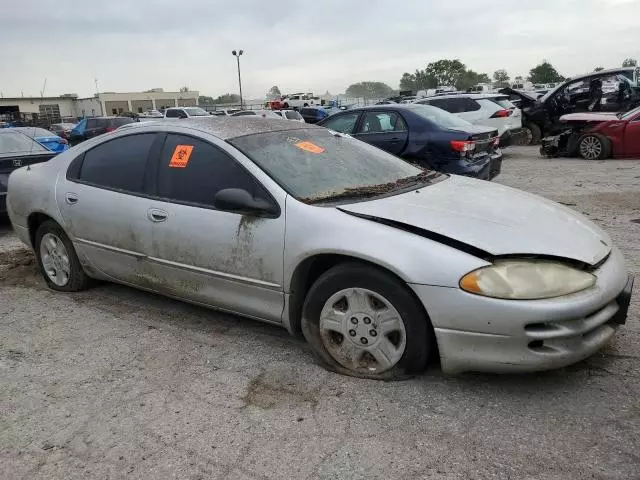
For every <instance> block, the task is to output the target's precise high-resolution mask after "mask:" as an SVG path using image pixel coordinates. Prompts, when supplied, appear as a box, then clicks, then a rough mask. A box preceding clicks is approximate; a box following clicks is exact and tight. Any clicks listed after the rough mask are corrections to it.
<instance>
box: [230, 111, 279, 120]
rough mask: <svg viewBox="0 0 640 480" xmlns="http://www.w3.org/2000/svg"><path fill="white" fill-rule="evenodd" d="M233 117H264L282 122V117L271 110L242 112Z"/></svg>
mask: <svg viewBox="0 0 640 480" xmlns="http://www.w3.org/2000/svg"><path fill="white" fill-rule="evenodd" d="M231 116H232V117H246V116H252V117H262V118H275V119H279V120H282V117H281V116H280V115H276V113H275V112H273V111H271V110H241V111H239V112H236V113H232V114H231Z"/></svg>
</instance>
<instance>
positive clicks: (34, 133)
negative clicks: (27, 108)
mask: <svg viewBox="0 0 640 480" xmlns="http://www.w3.org/2000/svg"><path fill="white" fill-rule="evenodd" d="M20 131H21V132H22V133H24V134H25V135H27V136H29V137H31V138H35V137H52V136H54V134H53V133H51V132H50V131H49V130H45V129H44V128H38V127H23V128H21V129H20Z"/></svg>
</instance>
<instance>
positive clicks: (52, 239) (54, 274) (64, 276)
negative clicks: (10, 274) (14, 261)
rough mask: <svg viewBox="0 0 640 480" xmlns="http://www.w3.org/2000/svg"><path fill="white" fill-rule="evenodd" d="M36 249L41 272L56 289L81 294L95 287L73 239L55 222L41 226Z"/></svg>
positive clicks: (48, 222)
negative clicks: (92, 285) (83, 267)
mask: <svg viewBox="0 0 640 480" xmlns="http://www.w3.org/2000/svg"><path fill="white" fill-rule="evenodd" d="M34 249H35V254H36V260H37V262H38V267H39V268H40V272H41V273H42V276H43V277H44V280H45V282H47V286H48V287H49V288H51V289H52V290H58V291H60V292H79V291H81V290H85V289H86V288H87V287H89V285H90V284H91V279H90V278H89V277H88V276H87V274H86V273H85V272H84V270H83V269H82V265H80V260H78V256H77V254H76V251H75V249H74V248H73V244H72V243H71V240H69V237H68V236H67V234H66V233H65V232H64V230H63V229H62V227H60V225H58V224H57V223H56V222H54V221H53V220H47V221H45V222H43V223H42V224H41V225H40V226H39V227H38V230H37V231H36V238H35V245H34Z"/></svg>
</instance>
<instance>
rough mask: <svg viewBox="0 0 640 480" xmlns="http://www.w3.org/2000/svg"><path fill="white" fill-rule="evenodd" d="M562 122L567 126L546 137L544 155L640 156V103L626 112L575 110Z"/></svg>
mask: <svg viewBox="0 0 640 480" xmlns="http://www.w3.org/2000/svg"><path fill="white" fill-rule="evenodd" d="M560 123H561V124H562V125H563V126H565V127H566V129H565V130H564V132H562V133H561V134H559V135H555V136H553V137H547V138H545V139H543V141H542V147H541V148H540V153H542V154H543V155H546V156H549V157H551V156H558V155H567V156H574V155H580V156H581V157H582V158H584V159H586V160H603V159H605V158H609V157H613V158H640V107H638V108H635V109H633V110H630V111H628V112H626V113H595V112H594V113H571V114H568V115H563V116H562V117H560Z"/></svg>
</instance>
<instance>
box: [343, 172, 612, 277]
mask: <svg viewBox="0 0 640 480" xmlns="http://www.w3.org/2000/svg"><path fill="white" fill-rule="evenodd" d="M340 209H341V210H343V211H345V212H347V213H349V212H350V213H354V214H360V215H366V216H368V217H374V218H372V220H375V219H376V218H377V219H382V220H386V221H390V222H394V223H395V222H398V224H404V225H406V226H409V227H413V228H418V229H421V230H423V231H426V232H430V233H433V234H436V236H440V237H446V238H448V239H451V240H453V241H454V242H452V243H453V244H454V245H453V246H455V243H457V244H460V243H463V244H466V245H470V246H472V247H475V249H479V250H481V251H484V252H487V253H488V254H490V255H491V256H502V255H540V256H549V257H559V258H565V259H572V260H576V261H579V262H583V263H587V264H590V265H594V264H597V263H598V262H600V261H601V260H602V259H604V258H605V257H606V256H607V255H608V254H609V252H610V251H611V243H612V242H611V239H610V238H609V236H608V235H607V234H606V233H605V232H604V231H602V230H601V229H600V228H599V227H597V226H596V225H595V224H593V223H592V222H591V221H590V220H588V219H587V218H585V217H583V216H582V215H580V214H579V213H577V212H574V211H573V210H571V209H569V208H566V207H564V206H562V205H559V204H557V203H555V202H552V201H550V200H546V199H544V198H542V197H538V196H536V195H532V194H529V193H526V192H523V191H520V190H516V189H513V188H509V187H505V186H502V185H498V184H495V183H490V182H486V181H482V180H474V179H468V178H464V177H459V176H455V175H454V176H451V177H450V178H448V179H447V180H445V181H441V182H437V183H435V184H433V185H430V186H427V187H424V188H421V189H419V190H414V191H411V192H407V193H404V194H400V195H395V196H391V197H386V198H380V199H377V200H371V201H366V202H359V203H353V204H348V205H342V206H340ZM392 225H393V224H392ZM443 243H446V242H443Z"/></svg>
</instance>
